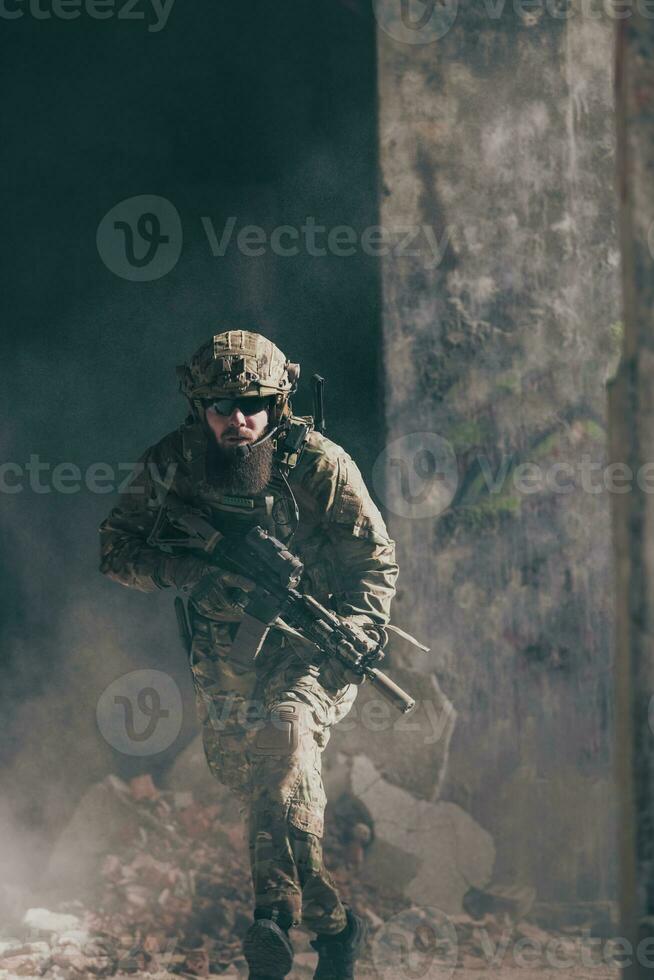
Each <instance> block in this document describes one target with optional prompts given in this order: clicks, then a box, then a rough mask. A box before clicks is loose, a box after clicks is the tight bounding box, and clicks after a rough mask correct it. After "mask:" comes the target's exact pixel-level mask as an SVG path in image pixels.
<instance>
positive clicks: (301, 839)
mask: <svg viewBox="0 0 654 980" xmlns="http://www.w3.org/2000/svg"><path fill="white" fill-rule="evenodd" d="M230 643H231V633H230V626H229V624H226V623H217V622H212V621H210V620H207V619H204V618H200V617H198V616H194V617H193V643H192V648H191V658H190V661H191V669H192V672H193V678H194V683H195V689H196V700H197V708H198V714H199V718H200V721H201V724H202V733H203V741H204V750H205V754H206V757H207V762H208V764H209V768H210V770H211V772H212V773H213V775H214V776H215V777H216V778H217V779H218V780H219V781H220V782H221V783H223V784H225V785H226V786H229V787H230V789H231V790H232V791H233V792H234V793H235V794H236V795H237V797H238V800H239V806H240V810H241V814H242V816H243V818H244V819H245V820H246V821H247V829H248V846H249V853H250V866H251V872H252V884H253V888H254V898H255V906H256V907H257V908H269V907H275V908H278V909H280V910H282V911H283V912H286V913H287V914H288V915H290V917H291V918H292V921H293V924H295V925H299V924H300V923H303V924H304V925H305V926H306V927H307V928H309V929H311V930H315V931H316V932H321V933H335V932H339V931H340V930H341V929H343V928H344V927H345V925H346V921H347V920H346V916H345V909H344V907H343V905H342V903H341V901H340V899H339V896H338V891H337V888H336V885H335V882H334V880H333V878H332V876H331V875H330V873H329V871H328V870H327V868H326V867H325V865H324V862H323V852H322V838H323V832H324V811H325V803H326V798H325V790H324V786H323V782H322V775H321V761H322V752H323V750H324V748H325V746H326V745H327V743H328V741H329V737H330V728H331V726H332V725H334V724H336V723H337V722H338V721H340V720H341V719H342V718H343V717H345V715H346V714H347V713H348V711H349V710H350V708H351V707H352V704H353V703H354V700H355V698H356V695H357V690H358V688H357V686H356V685H355V684H346V685H345V687H342V686H341V687H338V682H335V681H334V680H333V679H332V678H331V677H330V676H329V671H327V672H325V670H324V669H323V668H319V667H317V666H314V665H308V664H307V663H306V662H304V661H302V660H301V659H300V657H299V656H298V652H297V648H296V647H295V645H291V642H290V641H289V639H288V637H284V636H281V635H280V634H279V633H276V632H275V633H273V632H272V631H271V633H270V634H269V636H268V638H267V639H266V642H265V644H264V647H263V649H262V650H261V651H260V653H259V655H258V656H257V658H256V661H255V665H256V666H255V667H254V669H251V670H246V671H243V670H242V668H241V667H240V666H238V665H236V664H235V663H234V661H231V662H230V659H229V648H230ZM293 644H295V641H293Z"/></svg>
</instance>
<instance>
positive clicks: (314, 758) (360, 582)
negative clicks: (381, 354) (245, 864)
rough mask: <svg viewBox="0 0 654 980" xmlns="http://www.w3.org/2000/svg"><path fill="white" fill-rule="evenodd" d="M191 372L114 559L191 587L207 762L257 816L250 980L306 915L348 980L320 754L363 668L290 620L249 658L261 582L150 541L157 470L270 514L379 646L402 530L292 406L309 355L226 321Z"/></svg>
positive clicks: (262, 979)
mask: <svg viewBox="0 0 654 980" xmlns="http://www.w3.org/2000/svg"><path fill="white" fill-rule="evenodd" d="M178 373H179V377H180V387H181V390H182V392H183V393H184V394H185V395H186V396H187V398H188V400H189V403H190V406H191V414H190V415H189V416H188V417H187V419H186V420H185V422H184V423H183V425H181V426H180V428H179V429H177V430H176V431H175V432H172V433H170V434H169V435H167V436H165V437H164V438H163V439H162V440H161V441H160V442H158V443H157V444H156V445H155V446H153V447H152V448H150V449H148V450H147V452H146V453H145V455H144V456H143V457H142V462H143V463H144V466H143V467H142V469H141V470H140V476H139V478H138V479H137V481H136V482H135V485H134V486H133V487H131V488H130V492H129V493H127V494H125V495H124V496H123V497H122V498H121V500H120V502H119V504H118V506H117V507H116V508H114V510H112V512H111V514H110V515H109V517H108V518H107V520H106V521H104V523H103V524H102V526H101V529H100V534H101V553H102V557H101V571H102V572H103V573H104V574H105V575H108V576H109V577H110V578H112V579H114V580H116V581H117V582H120V583H121V584H122V585H125V586H128V587H130V588H135V589H140V590H142V591H145V592H149V591H154V590H156V589H168V588H173V589H177V590H178V591H179V592H180V593H181V594H182V595H183V596H186V597H188V617H189V621H190V638H191V639H190V649H189V660H190V666H191V670H192V673H193V679H194V683H195V688H196V692H197V706H198V713H199V717H200V721H201V724H202V732H203V741H204V748H205V753H206V757H207V762H208V765H209V768H210V770H211V772H212V773H213V775H214V776H215V777H216V778H217V779H218V780H220V781H221V782H222V783H224V784H225V785H227V786H229V787H230V788H231V790H232V791H233V792H234V793H235V794H236V795H237V797H238V800H239V804H240V809H241V813H242V815H243V818H244V820H246V821H247V826H248V844H249V854H250V863H251V869H252V882H253V889H254V921H253V923H252V926H251V927H250V929H249V930H248V933H247V935H246V937H245V940H244V952H245V957H246V959H247V962H248V965H249V970H250V978H251V980H281V978H283V977H284V976H286V974H287V973H288V972H289V971H290V969H291V966H292V960H293V946H292V943H291V939H290V937H289V934H288V933H289V930H290V929H291V927H292V926H294V925H299V924H300V923H303V924H304V926H306V927H307V928H309V929H310V930H312V931H315V932H316V934H317V935H316V939H315V940H313V942H312V946H313V947H314V948H315V949H316V950H317V951H318V954H319V960H318V968H317V971H316V973H315V980H348V978H353V977H354V962H355V960H356V958H357V956H359V955H360V953H361V948H362V945H363V942H364V939H365V932H366V926H365V920H364V919H363V918H361V917H360V916H358V915H357V914H356V912H355V911H354V910H353V909H352V908H350V907H349V906H348V905H346V904H344V903H343V902H342V901H341V899H340V898H339V895H338V891H337V888H336V885H335V883H334V880H333V878H332V876H331V875H330V873H329V871H328V870H327V868H326V867H325V864H324V861H323V853H322V838H323V831H324V809H325V803H326V798H325V791H324V787H323V782H322V777H321V756H322V752H323V750H324V748H325V746H326V745H327V742H328V740H329V737H330V729H331V727H332V726H333V725H335V724H337V723H338V722H339V721H340V720H341V719H342V718H343V717H345V715H346V714H347V713H348V711H349V710H350V709H351V707H352V704H353V702H354V699H355V698H356V694H357V691H358V687H357V685H358V684H359V683H360V682H361V678H360V677H357V676H355V675H354V674H353V673H352V672H351V671H348V670H347V669H346V668H345V667H343V666H341V665H340V664H339V663H338V662H335V661H334V660H333V659H332V660H330V661H329V662H327V661H326V660H323V661H321V658H320V657H319V656H317V657H316V658H315V663H313V662H309V663H308V662H307V641H305V640H304V639H303V637H302V636H301V635H300V634H299V633H298V632H297V631H295V630H292V629H290V628H288V627H287V628H284V624H283V623H280V624H279V625H275V626H273V627H272V628H271V629H270V630H269V632H268V634H267V635H266V638H265V641H264V643H263V646H262V648H261V649H260V650H259V652H258V653H257V655H256V657H255V658H254V660H253V662H252V663H249V664H248V663H247V662H246V663H244V661H243V657H242V656H238V657H237V656H236V655H235V650H236V648H237V645H238V643H237V641H236V638H237V635H238V630H239V627H240V625H241V620H242V619H243V610H244V608H245V607H246V606H247V601H248V592H250V591H251V590H252V589H253V587H254V585H253V583H252V582H251V581H249V580H248V579H246V578H243V577H242V576H240V575H236V574H234V573H233V572H230V571H227V570H224V569H221V568H220V567H219V566H216V564H214V563H210V562H209V561H208V560H207V559H206V558H202V557H198V556H196V555H194V554H181V555H180V554H176V553H174V550H173V551H168V552H166V551H165V550H162V549H161V548H160V547H158V546H156V544H154V543H153V542H154V540H155V536H153V532H154V529H155V528H156V526H157V521H158V518H159V516H160V515H161V512H162V507H165V500H164V499H163V497H162V488H161V486H158V485H157V484H156V482H155V479H154V476H153V474H156V473H163V472H169V473H170V472H173V473H174V477H173V482H172V486H171V487H170V491H171V492H172V493H174V494H175V496H176V498H179V499H181V500H182V501H184V502H185V503H186V504H188V506H189V507H192V508H198V509H200V510H201V511H202V512H203V513H204V514H205V515H208V516H209V519H210V522H211V524H212V526H213V527H214V528H215V529H216V530H217V531H219V532H221V533H222V534H225V535H227V534H229V535H233V534H239V533H242V534H246V533H247V531H248V529H249V528H251V527H254V526H255V525H260V526H262V527H264V529H266V530H268V531H269V532H270V533H271V534H273V535H274V536H275V537H276V538H278V539H280V540H281V541H282V542H283V543H284V544H286V545H287V546H288V547H289V548H292V550H293V552H294V553H295V554H296V555H297V556H298V557H299V558H300V559H301V560H302V562H303V564H304V567H305V571H304V574H303V577H302V582H301V586H300V587H301V589H302V590H303V591H304V592H305V593H306V594H309V595H311V596H314V597H315V598H316V599H317V600H318V601H319V602H321V603H322V604H323V605H326V606H328V607H329V608H330V609H332V610H334V611H335V612H336V613H337V614H338V615H339V616H341V617H342V618H343V619H345V620H348V621H349V622H352V623H355V624H357V625H358V626H360V627H362V628H363V629H364V630H365V631H366V632H369V633H370V634H371V635H372V636H374V637H375V638H376V639H377V640H379V642H380V646H381V645H383V642H384V640H385V635H384V626H385V625H386V624H387V623H388V621H389V616H390V603H391V599H392V597H393V595H394V593H395V581H396V577H397V572H398V568H397V565H396V563H395V552H394V545H393V542H392V541H391V540H390V539H389V536H388V533H387V531H386V527H385V525H384V521H383V519H382V517H381V515H380V513H379V511H378V509H377V508H376V506H375V504H374V503H373V501H372V499H371V498H370V495H369V493H368V491H367V489H366V487H365V485H364V482H363V479H362V477H361V474H360V472H359V470H358V468H357V466H356V465H355V463H354V462H353V460H352V459H351V458H350V456H348V454H347V453H346V452H345V451H344V450H343V449H342V448H341V447H340V446H337V445H336V444H335V443H333V442H331V441H330V440H329V439H327V438H326V437H325V436H324V435H322V434H320V433H319V432H317V431H316V430H315V429H314V428H313V425H312V421H313V420H311V419H307V418H297V417H295V416H293V415H292V411H291V405H290V400H289V399H290V396H291V395H292V394H293V392H294V391H295V390H296V387H297V381H298V377H299V366H298V365H297V364H293V363H291V362H289V361H287V359H286V357H285V356H284V354H283V353H282V352H281V351H280V350H279V348H278V347H276V346H275V344H273V343H272V342H271V341H269V340H267V339H266V338H265V337H262V336H261V335H260V334H257V333H253V332H250V331H242V330H229V331H225V332H223V333H219V334H217V335H216V336H214V337H213V338H211V340H209V341H208V342H207V343H206V344H203V345H202V347H201V348H200V349H199V350H198V351H197V353H196V354H195V355H194V356H193V357H192V358H191V360H190V362H189V364H188V365H183V366H182V367H180V368H178ZM308 646H309V647H312V646H313V645H312V644H309V645H308ZM314 649H315V648H314ZM317 652H318V653H319V651H317ZM301 653H302V654H303V655H301ZM309 659H310V658H309ZM252 704H256V705H260V706H261V714H260V718H259V723H258V724H256V725H252V724H248V721H247V716H248V710H246V708H247V706H251V705H252Z"/></svg>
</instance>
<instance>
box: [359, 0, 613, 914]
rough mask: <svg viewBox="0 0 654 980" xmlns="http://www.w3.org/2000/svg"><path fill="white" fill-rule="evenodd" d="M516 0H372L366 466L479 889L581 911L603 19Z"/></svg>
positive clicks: (587, 884) (586, 883)
mask: <svg viewBox="0 0 654 980" xmlns="http://www.w3.org/2000/svg"><path fill="white" fill-rule="evenodd" d="M407 6H408V7H409V8H411V9H412V8H413V6H415V10H413V15H414V21H413V23H411V22H410V21H409V19H408V18H407V16H406V12H407V11H406V8H407ZM518 6H519V5H516V4H513V5H511V6H510V5H509V4H508V3H507V4H505V5H503V4H498V5H495V6H493V5H492V4H483V3H482V4H479V5H474V9H473V8H470V7H469V6H465V7H463V6H462V7H461V9H459V10H457V9H456V6H455V4H454V3H453V2H451V0H448V2H447V3H446V4H445V5H443V6H441V5H439V4H436V6H435V8H434V18H441V20H440V21H437V20H436V19H434V20H433V21H432V22H429V20H428V19H425V18H426V17H427V12H428V10H429V5H425V4H418V3H416V4H415V5H412V4H411V3H409V4H408V5H407V4H404V5H400V4H399V3H398V2H396V0H388V2H385V0H379V2H377V3H376V4H375V7H376V11H377V17H378V20H379V32H378V33H379V48H378V63H379V99H380V155H381V169H382V178H383V184H382V195H381V201H382V220H383V224H384V226H385V228H386V229H387V232H388V234H389V236H390V235H392V236H393V241H394V243H395V248H394V250H391V251H390V252H388V253H387V254H386V255H385V256H384V257H383V259H382V261H383V329H384V360H385V372H386V392H387V401H386V413H387V426H388V431H389V447H388V450H387V453H386V456H385V459H384V460H383V461H382V462H381V463H380V467H378V470H379V469H380V468H383V472H384V480H385V482H384V485H383V487H382V492H381V495H382V496H383V498H384V503H385V505H386V507H387V511H388V512H389V514H390V527H391V531H392V533H393V536H394V538H395V539H396V541H397V544H398V553H399V560H400V564H401V571H402V575H401V580H400V584H401V592H400V596H399V599H398V602H397V606H396V610H397V615H398V618H399V621H400V624H401V625H404V626H406V627H407V628H411V629H412V631H414V632H415V633H417V634H418V635H419V636H421V637H422V638H424V639H425V642H427V643H428V644H429V645H430V646H431V647H432V651H433V652H432V658H433V659H432V660H431V661H430V662H428V663H427V664H425V665H422V662H421V669H425V670H427V671H431V670H433V671H435V672H436V674H437V676H438V677H439V680H440V682H441V685H442V687H443V689H444V691H445V692H446V694H447V695H448V697H450V698H451V700H452V701H453V703H454V705H455V708H456V710H457V712H458V722H457V726H456V730H455V732H454V736H453V739H452V744H451V751H450V761H449V775H448V777H447V779H446V780H445V783H444V784H443V787H442V798H443V799H446V800H451V801H453V802H456V803H458V804H459V805H460V806H462V807H464V808H465V809H466V810H467V811H468V812H470V813H471V814H472V816H473V817H474V818H475V820H477V821H478V822H479V823H480V824H481V825H482V826H483V827H485V828H486V829H487V830H489V831H490V832H491V833H492V835H493V837H494V840H495V843H496V846H497V862H496V867H495V878H496V880H497V881H499V882H514V883H520V884H525V885H532V886H534V887H535V888H536V890H537V895H538V901H539V904H540V907H541V911H542V913H543V914H544V915H547V914H549V913H550V912H551V910H552V908H554V907H557V908H559V909H561V910H562V917H563V918H565V917H566V916H567V917H570V916H571V915H572V913H573V911H574V910H573V909H572V908H571V906H575V908H576V907H577V906H579V907H581V909H580V912H579V915H580V916H581V917H582V918H583V917H584V916H586V913H589V914H590V912H592V911H593V909H595V910H598V903H600V902H605V903H607V902H608V901H610V900H611V899H612V898H614V897H615V896H614V877H615V874H614V872H615V861H614V849H613V836H612V834H613V831H612V823H611V807H612V803H613V799H614V791H613V782H612V778H611V758H610V757H611V737H610V736H611V731H612V678H611V645H610V638H611V632H612V616H613V606H612V585H611V574H610V573H611V563H610V558H611V546H610V516H609V500H608V494H607V492H606V489H605V487H604V485H603V474H604V469H605V466H606V451H607V433H606V391H605V382H606V380H607V378H608V377H610V376H611V375H612V373H613V372H614V371H615V368H616V365H617V360H618V351H619V334H620V325H619V323H618V320H619V313H618V247H617V234H616V228H615V205H614V195H613V194H612V188H613V175H614V153H613V150H614V126H613V93H612V79H611V69H610V65H611V61H612V58H611V49H612V31H613V24H612V22H611V21H610V19H609V18H607V17H604V16H603V15H602V14H601V13H600V16H599V17H598V18H595V19H593V18H588V17H584V16H583V15H582V13H581V10H579V9H578V8H576V12H573V14H572V16H570V17H569V18H568V19H567V20H565V19H557V18H555V17H554V16H552V10H553V9H554V8H553V6H552V5H551V4H549V3H548V4H545V5H544V7H543V9H542V10H540V12H539V11H538V10H536V12H534V11H533V8H532V7H530V11H531V12H530V13H529V14H527V13H524V14H523V15H520V14H519V13H518V12H516V11H517V8H518ZM573 6H574V5H573ZM525 7H526V5H525ZM402 11H403V12H402ZM420 11H422V13H423V14H424V15H425V17H424V18H423V20H424V23H423V26H422V27H421V26H420V24H421V19H420V18H419V17H418V14H419V13H420ZM448 17H449V18H450V23H449V24H448V23H446V21H447V18H448ZM407 23H409V26H407ZM430 23H431V27H430ZM430 30H431V35H430ZM403 235H404V236H405V237H402V236H403ZM409 235H413V238H412V239H411V240H409V237H408V236H409ZM408 435H410V438H407V436H408ZM525 464H528V465H527V468H526V469H525ZM377 489H379V488H378V487H377ZM599 911H601V910H599ZM575 914H576V913H575Z"/></svg>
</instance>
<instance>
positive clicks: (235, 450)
mask: <svg viewBox="0 0 654 980" xmlns="http://www.w3.org/2000/svg"><path fill="white" fill-rule="evenodd" d="M273 453H274V447H273V442H272V439H268V440H266V442H263V443H262V444H261V445H260V446H255V447H254V449H252V450H251V451H250V452H248V453H245V452H243V449H242V448H241V447H240V446H234V447H230V448H229V449H223V447H222V446H219V445H218V443H217V442H216V440H215V438H212V439H211V440H210V442H209V448H208V452H207V480H208V482H209V483H210V484H211V485H212V486H213V487H216V488H217V489H218V490H221V491H222V492H223V493H229V494H235V495H237V496H244V497H255V496H256V495H257V494H259V493H261V491H262V490H263V489H264V488H265V487H266V486H267V485H268V483H269V481H270V477H271V475H272V464H273Z"/></svg>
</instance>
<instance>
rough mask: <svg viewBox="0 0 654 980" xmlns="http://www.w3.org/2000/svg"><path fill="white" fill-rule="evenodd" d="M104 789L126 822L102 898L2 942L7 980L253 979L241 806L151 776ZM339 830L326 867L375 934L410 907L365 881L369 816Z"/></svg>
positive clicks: (104, 866)
mask: <svg viewBox="0 0 654 980" xmlns="http://www.w3.org/2000/svg"><path fill="white" fill-rule="evenodd" d="M102 786H103V791H106V790H107V788H109V790H110V792H111V794H112V795H114V796H116V797H117V798H118V800H119V802H120V806H119V807H118V808H113V809H115V810H116V812H117V813H118V814H119V819H116V818H115V817H114V818H113V820H115V825H114V826H113V827H112V830H111V837H110V839H109V840H108V841H107V842H106V844H107V846H106V850H105V853H104V854H103V855H101V856H100V857H99V858H98V861H97V871H96V874H95V875H93V878H94V881H93V883H92V884H91V886H90V891H89V892H88V893H87V894H85V899H84V902H83V903H82V902H81V901H79V900H78V899H76V900H67V901H63V900H62V901H59V902H58V903H57V909H58V911H57V912H49V911H48V910H46V909H31V910H30V911H29V912H28V913H27V915H26V916H25V917H24V919H23V927H22V932H23V938H22V939H11V940H8V941H5V942H2V941H0V980H10V978H13V977H29V976H40V977H46V978H52V980H80V978H82V977H94V976H95V977H105V976H115V975H130V974H137V975H139V976H144V975H151V976H157V977H165V976H169V975H171V974H180V975H184V976H198V977H208V976H212V975H220V974H223V975H224V974H225V972H226V971H228V972H229V971H230V970H231V971H232V972H233V971H235V973H234V975H238V974H239V973H240V974H241V975H247V971H246V970H245V962H244V960H243V958H242V953H241V940H242V937H243V935H244V934H245V931H246V930H247V928H248V926H249V925H250V923H251V921H252V908H253V901H252V887H251V880H250V868H249V858H248V850H247V843H246V840H245V831H244V827H243V824H242V821H241V819H240V817H239V815H238V810H237V808H236V806H235V805H234V803H233V801H231V798H227V797H226V798H224V799H218V800H216V799H208V800H197V799H196V798H195V797H194V794H193V793H192V792H190V791H184V792H174V791H163V790H160V789H158V788H157V787H156V786H155V785H154V783H153V781H152V779H151V777H150V776H139V777H137V778H135V779H133V780H131V782H130V783H129V784H127V783H124V782H122V781H121V780H119V779H117V778H116V777H114V776H110V777H108V778H107V779H106V780H104V781H103V784H102ZM113 809H112V813H113ZM328 823H329V825H330V826H329V827H328V830H327V836H326V838H325V854H326V860H327V863H328V866H329V868H330V870H331V871H332V874H333V876H334V878H335V879H336V881H337V883H338V885H339V889H340V890H341V892H342V895H343V897H344V899H345V900H346V901H350V902H351V903H352V904H353V905H354V906H355V907H356V908H357V909H359V910H361V911H362V912H363V913H364V914H366V915H368V917H369V920H370V922H371V925H373V926H376V925H378V924H380V923H381V922H382V921H383V918H386V917H390V916H392V915H393V913H394V912H395V911H396V910H397V908H398V905H399V906H400V907H401V906H402V905H404V904H408V903H407V902H406V900H404V899H403V898H402V896H399V895H397V894H395V893H392V892H389V893H388V894H386V895H385V894H383V893H380V892H379V890H377V889H375V891H374V894H373V893H372V890H371V889H370V887H367V886H366V885H365V884H362V883H361V882H360V881H359V880H358V878H359V876H358V875H357V874H356V868H357V866H359V865H360V864H361V862H362V861H363V860H364V856H363V854H364V847H365V846H366V845H367V843H368V841H369V839H370V838H371V836H372V832H371V830H370V828H368V827H366V826H365V824H364V823H363V822H362V817H361V814H360V813H358V812H357V811H356V809H354V810H351V808H350V807H349V805H348V801H346V802H345V804H344V805H343V806H342V807H341V808H340V810H339V811H337V812H335V813H334V814H333V818H332V819H331V820H329V821H328ZM350 825H351V826H350ZM373 908H374V910H375V911H374V912H373V911H372V909H373ZM307 938H308V937H307ZM314 959H315V955H314ZM312 972H313V971H311V972H309V973H308V975H309V976H311V973H312Z"/></svg>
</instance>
